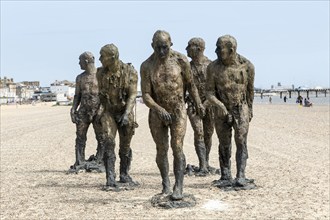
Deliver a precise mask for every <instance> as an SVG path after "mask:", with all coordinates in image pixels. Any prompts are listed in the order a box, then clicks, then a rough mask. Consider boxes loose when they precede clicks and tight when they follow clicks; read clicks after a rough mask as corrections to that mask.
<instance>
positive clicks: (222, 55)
mask: <svg viewBox="0 0 330 220" xmlns="http://www.w3.org/2000/svg"><path fill="white" fill-rule="evenodd" d="M216 46H217V48H216V51H215V52H216V54H217V57H218V59H216V60H215V61H213V62H212V63H211V64H210V65H209V66H208V68H207V96H208V100H209V101H210V102H211V103H212V104H213V105H214V106H215V107H216V110H215V127H216V132H217V135H218V138H219V158H220V168H221V178H220V179H219V180H218V181H217V182H216V185H218V186H219V187H227V186H232V185H233V186H237V187H244V186H246V185H248V184H250V183H252V180H249V179H247V178H246V177H245V168H246V162H247V158H248V150H247V135H248V130H249V122H250V121H251V119H252V117H253V108H252V107H253V97H254V74H255V73H254V66H253V64H252V63H251V62H250V61H249V60H247V59H246V58H244V57H243V56H241V55H239V54H238V53H237V52H236V49H237V42H236V39H235V38H234V37H232V36H230V35H225V36H222V37H219V38H218V40H217V43H216ZM232 128H234V134H235V135H234V137H235V143H236V148H237V151H236V167H237V174H236V179H235V181H232V176H231V169H230V164H231V163H230V157H231V147H232V145H231V138H232Z"/></svg>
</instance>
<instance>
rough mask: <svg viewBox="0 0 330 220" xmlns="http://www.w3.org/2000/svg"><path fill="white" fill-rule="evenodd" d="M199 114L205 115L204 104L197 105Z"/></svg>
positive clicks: (202, 116) (200, 115)
mask: <svg viewBox="0 0 330 220" xmlns="http://www.w3.org/2000/svg"><path fill="white" fill-rule="evenodd" d="M197 114H198V115H199V117H201V118H204V116H205V107H204V105H203V104H199V106H198V107H197Z"/></svg>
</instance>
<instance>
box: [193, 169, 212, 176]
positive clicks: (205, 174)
mask: <svg viewBox="0 0 330 220" xmlns="http://www.w3.org/2000/svg"><path fill="white" fill-rule="evenodd" d="M209 174H210V173H209V171H208V170H207V169H200V170H199V171H197V172H195V176H200V177H204V176H208V175H209Z"/></svg>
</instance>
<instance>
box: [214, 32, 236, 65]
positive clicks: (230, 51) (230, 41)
mask: <svg viewBox="0 0 330 220" xmlns="http://www.w3.org/2000/svg"><path fill="white" fill-rule="evenodd" d="M216 46H217V49H216V50H215V53H216V54H217V56H218V59H219V60H221V61H222V62H223V63H224V64H229V63H231V62H232V61H234V60H235V59H236V49H237V41H236V39H235V38H234V37H233V36H230V35H224V36H221V37H219V38H218V40H217V44H216Z"/></svg>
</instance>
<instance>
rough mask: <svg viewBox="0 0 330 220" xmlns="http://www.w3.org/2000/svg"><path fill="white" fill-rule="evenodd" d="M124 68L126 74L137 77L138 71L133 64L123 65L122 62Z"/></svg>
mask: <svg viewBox="0 0 330 220" xmlns="http://www.w3.org/2000/svg"><path fill="white" fill-rule="evenodd" d="M121 66H122V68H123V69H124V70H125V72H126V73H130V74H131V75H132V74H133V75H137V71H136V70H135V68H134V66H133V64H132V63H123V62H121Z"/></svg>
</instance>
